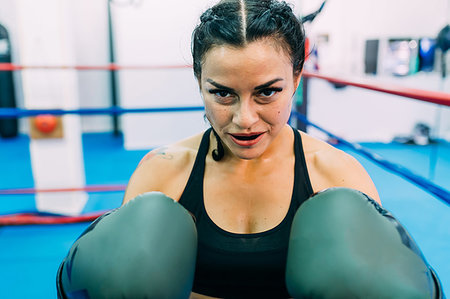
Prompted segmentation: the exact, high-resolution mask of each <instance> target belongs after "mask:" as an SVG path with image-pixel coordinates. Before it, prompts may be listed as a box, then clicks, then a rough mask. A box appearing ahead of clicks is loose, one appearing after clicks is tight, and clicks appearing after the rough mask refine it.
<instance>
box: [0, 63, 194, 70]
mask: <svg viewBox="0 0 450 299" xmlns="http://www.w3.org/2000/svg"><path fill="white" fill-rule="evenodd" d="M187 68H192V65H117V64H114V63H111V64H106V65H18V64H13V63H0V71H22V70H78V71H97V70H98V71H120V70H160V69H187Z"/></svg>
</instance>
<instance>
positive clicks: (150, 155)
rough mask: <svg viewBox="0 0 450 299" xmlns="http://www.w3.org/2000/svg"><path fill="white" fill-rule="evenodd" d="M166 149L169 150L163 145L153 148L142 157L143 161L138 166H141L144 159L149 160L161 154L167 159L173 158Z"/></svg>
mask: <svg viewBox="0 0 450 299" xmlns="http://www.w3.org/2000/svg"><path fill="white" fill-rule="evenodd" d="M166 150H167V147H161V148H157V149H154V150H152V151H151V152H149V153H148V154H147V155H145V156H144V158H142V160H141V162H139V165H138V167H139V166H141V164H142V163H143V162H144V161H147V160H149V159H151V158H153V157H155V156H160V157H161V158H163V159H166V160H172V159H173V156H172V155H171V154H168V153H166Z"/></svg>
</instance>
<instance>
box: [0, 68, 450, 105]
mask: <svg viewBox="0 0 450 299" xmlns="http://www.w3.org/2000/svg"><path fill="white" fill-rule="evenodd" d="M184 68H192V65H117V64H114V63H112V64H107V65H54V66H51V65H18V64H12V63H0V71H20V70H25V69H53V70H58V69H72V70H80V71H88V70H112V71H116V70H154V69H184ZM303 75H304V76H305V77H307V78H318V79H323V80H327V81H329V82H332V83H336V84H343V85H350V86H354V87H359V88H364V89H369V90H375V91H379V92H383V93H388V94H394V95H398V96H403V97H407V98H412V99H416V100H421V101H425V102H430V103H435V104H439V105H444V106H450V94H449V93H445V92H438V91H428V90H420V89H413V88H405V87H402V86H398V85H388V84H379V83H376V82H370V81H367V80H354V79H352V80H346V79H341V78H336V77H331V76H326V75H322V74H318V73H311V72H308V71H304V72H303Z"/></svg>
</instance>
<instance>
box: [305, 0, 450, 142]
mask: <svg viewBox="0 0 450 299" xmlns="http://www.w3.org/2000/svg"><path fill="white" fill-rule="evenodd" d="M321 3H322V0H302V1H301V5H302V11H303V12H304V14H306V13H308V12H310V11H314V10H315V9H317V8H318V7H319V6H320V4H321ZM449 21H450V5H449V1H448V0H430V1H420V0H395V1H391V0H377V1H371V0H328V1H327V3H326V5H325V7H324V9H323V11H322V13H321V14H320V15H319V16H318V17H317V18H316V20H315V21H314V22H313V23H312V24H308V25H306V31H307V34H308V36H309V37H310V38H311V41H312V44H313V46H315V47H317V49H318V58H319V59H318V60H319V62H318V64H319V67H320V71H321V72H324V73H326V74H331V75H335V76H340V75H345V76H346V77H348V76H355V77H365V75H364V74H363V72H364V42H365V40H366V39H374V38H376V39H388V38H402V37H405V38H420V37H436V36H437V34H438V32H439V30H440V29H441V28H443V27H444V25H445V24H447V23H448V22H449ZM324 35H325V36H328V42H323V41H321V39H320V37H321V36H324ZM447 56H448V57H447V58H450V55H447ZM381 58H382V57H381ZM380 63H382V61H380ZM449 66H450V64H449ZM307 67H308V65H307ZM309 67H310V66H309ZM371 79H373V80H375V81H378V82H379V83H394V84H397V85H400V86H408V87H413V88H418V89H425V90H437V91H443V92H447V93H450V77H447V80H446V81H445V82H444V81H443V80H442V79H441V77H440V75H439V72H438V71H436V72H434V73H419V74H416V75H412V76H407V77H401V78H400V77H393V76H388V75H386V74H383V75H382V76H380V75H378V76H375V77H373V78H371ZM449 97H450V95H449ZM308 116H309V118H310V119H311V120H312V121H313V122H316V123H318V124H320V125H321V126H323V127H325V128H326V129H328V130H330V131H331V132H333V133H336V134H338V135H342V136H343V137H346V138H348V139H350V140H353V141H390V140H391V139H392V138H393V137H395V136H399V135H404V136H405V135H409V134H411V132H412V130H413V127H414V125H415V124H416V123H418V122H424V123H426V124H427V125H429V126H430V127H432V131H433V132H432V133H433V135H434V136H436V137H439V138H445V139H447V140H450V109H449V108H448V107H443V106H439V105H434V104H426V103H420V102H419V101H417V100H410V99H406V98H402V97H397V96H392V95H386V94H382V93H375V92H371V91H365V90H361V89H357V88H353V87H348V88H345V89H341V90H336V89H334V88H333V87H332V85H330V84H328V83H326V82H324V81H321V80H317V79H312V80H310V85H309V107H308ZM308 131H309V132H310V133H313V134H316V131H315V130H313V129H311V128H310V129H309V130H308Z"/></svg>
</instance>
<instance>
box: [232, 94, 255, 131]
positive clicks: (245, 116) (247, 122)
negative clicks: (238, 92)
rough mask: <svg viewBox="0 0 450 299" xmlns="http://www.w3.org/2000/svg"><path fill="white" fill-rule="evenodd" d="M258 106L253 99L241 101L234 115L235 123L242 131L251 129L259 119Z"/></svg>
mask: <svg viewBox="0 0 450 299" xmlns="http://www.w3.org/2000/svg"><path fill="white" fill-rule="evenodd" d="M256 106H257V105H256V104H255V103H254V101H253V100H252V99H251V98H248V99H243V100H241V101H239V104H238V105H236V110H235V111H234V114H233V123H235V124H236V125H237V126H238V127H239V128H241V129H250V128H251V127H252V125H253V124H255V123H256V122H257V121H258V119H259V116H258V111H257V107H256Z"/></svg>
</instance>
